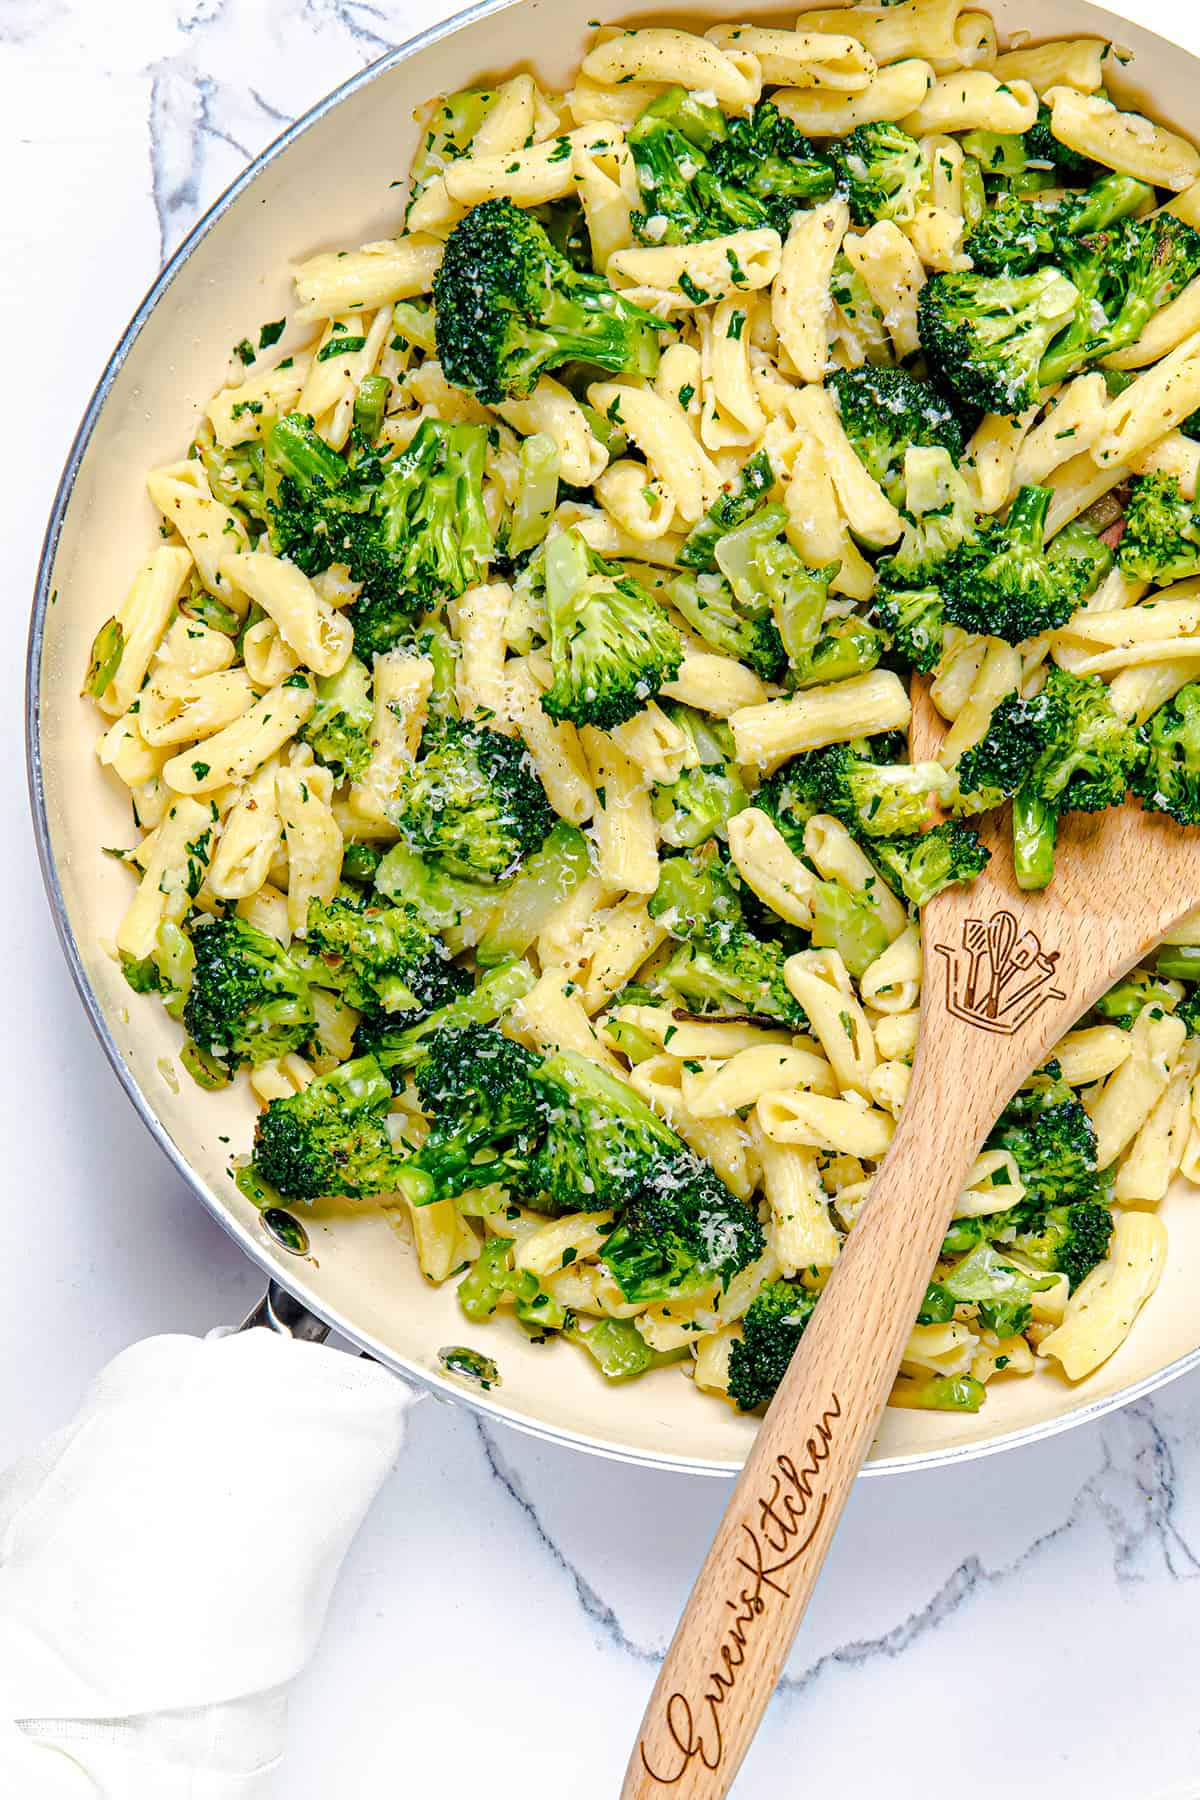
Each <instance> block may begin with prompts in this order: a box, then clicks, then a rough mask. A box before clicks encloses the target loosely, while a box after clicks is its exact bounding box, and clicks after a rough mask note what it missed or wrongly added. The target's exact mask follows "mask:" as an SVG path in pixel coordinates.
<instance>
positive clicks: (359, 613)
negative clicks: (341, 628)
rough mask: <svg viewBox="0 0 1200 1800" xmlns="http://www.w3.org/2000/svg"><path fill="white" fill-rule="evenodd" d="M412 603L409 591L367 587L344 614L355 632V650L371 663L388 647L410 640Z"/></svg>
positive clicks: (397, 645)
mask: <svg viewBox="0 0 1200 1800" xmlns="http://www.w3.org/2000/svg"><path fill="white" fill-rule="evenodd" d="M413 606H414V601H413V598H412V596H411V595H408V594H399V595H397V594H395V593H392V592H389V591H387V590H385V591H383V592H380V591H378V590H375V591H374V592H372V591H371V590H370V589H366V590H364V592H363V593H361V594H360V595H359V597H358V599H357V600H355V601H354V603H353V604H352V605H351V606H348V607H347V608H346V610H345V614H344V616H345V617H346V618H347V619H349V621H350V628H351V630H352V631H353V632H354V649H355V654H356V655H358V656H360V657H363V658H365V659H366V661H367V662H368V663H369V662H370V660H371V658H372V657H375V656H386V655H387V653H388V651H389V650H395V649H397V648H398V647H399V646H400V645H401V644H404V643H407V642H409V640H410V639H411V637H412V633H413Z"/></svg>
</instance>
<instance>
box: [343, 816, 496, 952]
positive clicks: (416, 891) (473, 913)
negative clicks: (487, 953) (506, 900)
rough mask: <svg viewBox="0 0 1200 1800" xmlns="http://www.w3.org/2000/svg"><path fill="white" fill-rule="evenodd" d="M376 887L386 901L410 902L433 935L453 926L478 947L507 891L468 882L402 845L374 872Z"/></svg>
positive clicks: (395, 846) (487, 883) (485, 883)
mask: <svg viewBox="0 0 1200 1800" xmlns="http://www.w3.org/2000/svg"><path fill="white" fill-rule="evenodd" d="M375 886H376V888H377V890H378V892H379V893H381V894H383V895H384V896H385V897H386V898H388V899H393V900H409V901H411V902H412V904H413V905H414V906H415V907H416V909H417V911H418V912H419V913H420V915H421V917H422V918H423V919H424V921H425V923H426V925H428V926H429V928H430V929H431V930H432V931H446V930H448V929H449V928H450V927H451V926H453V927H454V928H455V929H456V930H457V931H458V932H459V933H460V934H461V936H462V941H463V942H464V943H467V944H473V943H477V942H478V940H479V938H480V937H481V936H482V935H483V932H484V931H485V930H486V928H487V926H488V924H489V922H490V921H491V920H492V919H493V918H494V917H495V913H496V904H497V901H498V900H499V899H500V897H501V895H502V894H504V893H505V892H506V891H507V890H506V889H505V888H504V887H503V886H501V885H499V884H497V883H496V882H494V881H484V880H474V881H468V880H467V879H466V877H465V876H461V875H454V874H452V873H451V872H450V870H449V869H447V868H446V866H445V865H444V864H443V863H441V862H439V861H438V860H437V858H436V857H426V856H419V855H418V854H417V852H416V851H415V850H412V849H410V848H409V846H408V845H407V844H406V843H404V842H403V841H401V842H400V843H397V844H393V845H392V847H391V849H390V850H389V851H388V852H387V855H386V856H385V857H384V858H383V860H382V862H381V863H380V865H379V867H378V869H377V870H376V871H375Z"/></svg>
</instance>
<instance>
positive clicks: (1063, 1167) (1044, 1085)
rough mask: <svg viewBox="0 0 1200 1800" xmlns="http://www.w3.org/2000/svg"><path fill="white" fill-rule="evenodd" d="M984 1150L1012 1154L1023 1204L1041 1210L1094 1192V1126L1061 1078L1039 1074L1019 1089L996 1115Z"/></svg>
mask: <svg viewBox="0 0 1200 1800" xmlns="http://www.w3.org/2000/svg"><path fill="white" fill-rule="evenodd" d="M985 1147H986V1148H987V1149H989V1150H1007V1151H1009V1152H1010V1154H1011V1155H1012V1158H1013V1160H1014V1162H1015V1163H1016V1165H1017V1169H1018V1171H1019V1173H1020V1176H1021V1180H1022V1181H1023V1182H1024V1184H1025V1196H1024V1199H1023V1200H1022V1202H1021V1204H1022V1205H1023V1206H1026V1207H1028V1208H1032V1209H1036V1210H1038V1211H1044V1210H1045V1208H1047V1207H1049V1206H1063V1205H1066V1204H1067V1203H1068V1202H1069V1201H1072V1200H1088V1199H1091V1198H1092V1197H1093V1195H1094V1193H1095V1189H1096V1132H1095V1128H1094V1127H1093V1125H1092V1121H1091V1119H1090V1118H1089V1117H1088V1115H1087V1113H1086V1111H1085V1110H1084V1107H1083V1105H1082V1103H1081V1101H1080V1100H1079V1098H1078V1096H1077V1095H1076V1094H1075V1093H1074V1091H1073V1090H1072V1089H1071V1088H1070V1087H1068V1085H1067V1083H1066V1082H1065V1081H1062V1080H1061V1079H1055V1078H1053V1077H1049V1076H1039V1077H1038V1078H1037V1080H1036V1082H1035V1083H1034V1084H1033V1085H1032V1086H1027V1087H1024V1088H1022V1089H1021V1090H1020V1091H1019V1093H1017V1094H1016V1095H1015V1096H1014V1097H1013V1099H1011V1100H1010V1101H1009V1103H1008V1105H1007V1106H1006V1107H1005V1109H1004V1111H1003V1112H1002V1113H1001V1114H1000V1117H999V1119H998V1120H997V1122H996V1124H995V1126H994V1127H993V1129H992V1132H991V1135H990V1136H989V1138H988V1140H987V1144H986V1146H985Z"/></svg>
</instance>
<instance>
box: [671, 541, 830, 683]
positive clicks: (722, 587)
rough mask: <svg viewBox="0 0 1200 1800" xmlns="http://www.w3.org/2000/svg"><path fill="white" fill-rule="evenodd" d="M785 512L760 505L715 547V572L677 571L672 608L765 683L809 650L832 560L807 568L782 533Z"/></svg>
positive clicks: (817, 627) (822, 609) (821, 612)
mask: <svg viewBox="0 0 1200 1800" xmlns="http://www.w3.org/2000/svg"><path fill="white" fill-rule="evenodd" d="M786 525H787V513H786V511H785V509H784V508H783V507H782V506H776V505H766V506H761V507H760V508H759V509H758V511H757V512H754V513H752V514H751V515H750V517H748V518H746V519H744V520H743V522H742V523H741V524H739V525H735V526H733V527H731V528H730V529H729V530H728V531H725V532H722V533H721V534H720V535H718V536H717V537H716V539H715V542H714V543H713V545H712V560H713V562H714V563H715V565H716V569H715V571H714V572H712V573H700V574H691V573H688V574H684V575H678V576H676V577H675V579H674V580H673V581H672V582H671V584H670V586H669V587H668V589H667V594H668V597H669V598H670V601H671V604H672V605H673V606H674V607H675V609H676V611H677V612H679V613H681V614H682V615H683V617H684V618H685V619H686V620H687V622H688V624H689V625H691V626H692V628H693V629H694V630H695V631H696V632H698V633H699V635H700V636H701V637H702V638H703V639H704V641H705V642H706V643H708V644H711V645H712V647H713V649H714V650H717V651H719V652H720V653H721V654H722V655H724V656H732V657H734V658H736V659H737V660H738V661H739V662H744V663H748V664H749V666H750V667H751V668H752V669H753V670H754V671H755V673H756V674H757V675H760V676H761V677H762V679H763V680H764V681H774V680H778V679H779V678H780V677H782V676H783V675H784V674H785V673H786V671H787V668H788V664H789V660H792V659H794V660H795V661H796V662H798V663H802V662H803V660H804V657H805V655H806V654H807V653H808V651H809V650H810V649H811V648H812V647H814V645H815V641H816V638H817V634H818V632H819V631H820V628H821V621H822V619H823V617H824V613H825V606H826V601H827V598H828V592H829V583H830V581H831V580H832V579H833V576H834V575H835V574H836V572H837V566H836V564H831V565H829V567H827V568H824V569H817V570H811V569H808V568H806V567H805V565H804V563H803V562H802V561H801V559H800V557H799V556H798V555H797V553H796V552H795V550H793V549H792V547H791V545H790V544H789V543H788V542H787V541H786V539H785V538H784V537H783V532H784V529H785V527H786Z"/></svg>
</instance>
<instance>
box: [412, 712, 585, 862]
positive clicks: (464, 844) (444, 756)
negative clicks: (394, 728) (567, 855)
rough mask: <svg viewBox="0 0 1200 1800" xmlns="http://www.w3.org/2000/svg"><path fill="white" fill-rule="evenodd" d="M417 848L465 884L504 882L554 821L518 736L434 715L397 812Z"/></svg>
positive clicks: (548, 803)
mask: <svg viewBox="0 0 1200 1800" xmlns="http://www.w3.org/2000/svg"><path fill="white" fill-rule="evenodd" d="M392 817H393V819H394V821H395V825H396V829H397V830H398V831H399V833H400V835H401V837H402V838H403V839H404V841H405V843H406V844H408V845H409V846H410V847H411V848H412V849H413V850H416V851H418V852H420V853H422V854H424V855H427V856H431V857H435V858H436V859H437V861H438V862H439V863H440V864H441V865H442V866H443V867H444V868H445V869H446V870H447V871H448V872H449V873H450V874H451V875H458V876H462V877H463V878H464V879H466V880H468V881H503V880H505V879H506V877H508V876H509V875H511V874H513V872H514V871H515V870H516V869H517V868H518V866H519V865H520V863H521V861H522V859H523V858H524V857H526V856H527V855H528V854H529V853H530V851H532V850H536V849H537V848H538V846H539V845H540V844H542V843H543V842H544V840H545V838H546V836H547V834H548V832H549V831H550V828H551V826H552V825H553V824H554V817H555V815H554V811H553V808H552V807H551V805H550V802H549V801H548V800H547V798H546V793H545V789H544V788H543V787H542V784H541V782H540V781H539V779H538V776H537V772H536V770H535V769H534V766H533V761H532V759H531V757H530V755H529V752H528V750H527V749H526V748H525V746H524V744H523V743H522V742H521V740H520V739H519V738H515V737H505V736H504V735H503V733H501V732H499V731H493V730H492V729H491V728H490V727H489V726H487V725H475V724H470V723H468V722H466V721H464V720H459V719H438V720H431V721H430V723H429V724H428V725H427V726H426V727H425V731H424V733H423V735H422V738H421V754H420V757H419V759H418V761H417V762H416V763H415V764H414V765H413V767H412V769H411V770H410V771H409V773H408V774H407V776H406V777H405V779H404V782H403V784H402V786H401V788H400V792H399V795H398V797H397V799H396V803H395V806H394V808H393V811H392Z"/></svg>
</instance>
